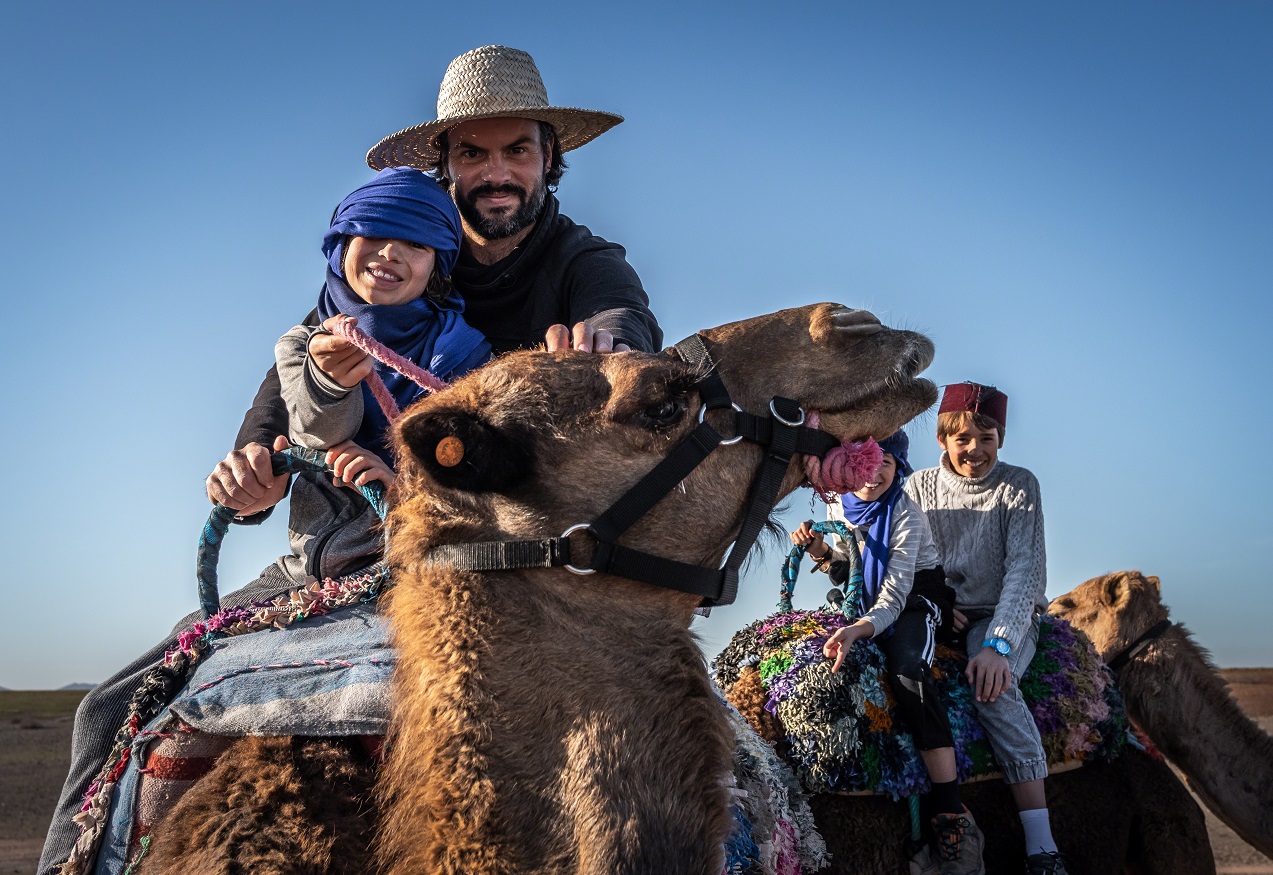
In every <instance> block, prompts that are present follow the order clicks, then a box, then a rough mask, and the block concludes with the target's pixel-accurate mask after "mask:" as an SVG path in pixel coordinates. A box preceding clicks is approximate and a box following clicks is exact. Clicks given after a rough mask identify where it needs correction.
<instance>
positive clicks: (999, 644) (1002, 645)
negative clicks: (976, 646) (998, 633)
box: [981, 638, 1012, 656]
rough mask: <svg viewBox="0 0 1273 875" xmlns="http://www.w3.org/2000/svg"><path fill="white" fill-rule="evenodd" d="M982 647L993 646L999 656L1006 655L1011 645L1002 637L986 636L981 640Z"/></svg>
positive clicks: (1010, 649) (1010, 650)
mask: <svg viewBox="0 0 1273 875" xmlns="http://www.w3.org/2000/svg"><path fill="white" fill-rule="evenodd" d="M981 646H982V647H993V648H994V651H995V653H997V654H999V655H1000V656H1007V655H1008V654H1009V653H1011V652H1012V645H1011V644H1009V643H1008V642H1007V641H1005V640H1003V639H1002V638H987V639H986V640H985V641H982V642H981Z"/></svg>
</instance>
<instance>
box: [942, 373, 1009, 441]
mask: <svg viewBox="0 0 1273 875" xmlns="http://www.w3.org/2000/svg"><path fill="white" fill-rule="evenodd" d="M964 410H967V411H969V412H971V413H980V414H981V415H982V416H989V417H990V418H991V419H993V420H994V421H995V422H997V423H999V430H1000V432H1001V433H1002V432H1003V430H1004V429H1005V428H1006V427H1007V425H1008V396H1007V395H1005V394H1003V393H1002V392H1000V391H999V390H998V389H996V388H995V387H994V386H982V385H981V384H980V383H951V384H950V385H949V386H947V387H946V391H945V392H943V393H942V396H941V407H940V408H938V410H937V412H938V413H958V412H961V411H964ZM1001 436H1002V435H1001Z"/></svg>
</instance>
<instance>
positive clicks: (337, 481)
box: [327, 441, 396, 486]
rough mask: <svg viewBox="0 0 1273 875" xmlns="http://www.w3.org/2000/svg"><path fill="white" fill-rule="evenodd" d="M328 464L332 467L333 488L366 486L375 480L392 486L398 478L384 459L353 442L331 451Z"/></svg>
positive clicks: (346, 442) (338, 445) (333, 448)
mask: <svg viewBox="0 0 1273 875" xmlns="http://www.w3.org/2000/svg"><path fill="white" fill-rule="evenodd" d="M327 464H328V465H331V467H332V485H333V486H366V485H367V484H368V483H370V482H371V481H373V480H379V481H380V482H381V483H383V484H384V485H385V486H392V485H393V481H394V478H395V476H396V475H395V474H394V473H393V469H392V468H390V467H389V466H388V465H386V464H385V461H384V459H382V458H380V457H379V456H377V455H376V454H375V453H373V452H371V451H370V450H364V449H363V448H362V447H360V446H358V444H356V443H354V442H353V441H344V442H343V443H339V444H336V446H334V447H332V448H331V449H329V450H328V451H327Z"/></svg>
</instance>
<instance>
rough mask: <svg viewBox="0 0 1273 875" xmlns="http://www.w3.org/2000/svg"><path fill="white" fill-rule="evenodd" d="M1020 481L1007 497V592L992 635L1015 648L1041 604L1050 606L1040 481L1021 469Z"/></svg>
mask: <svg viewBox="0 0 1273 875" xmlns="http://www.w3.org/2000/svg"><path fill="white" fill-rule="evenodd" d="M1021 475H1022V476H1021V478H1020V480H1019V481H1018V482H1017V483H1015V484H1013V485H1012V490H1011V493H1010V494H1008V495H1005V496H1003V499H1004V511H1003V512H1004V513H1005V514H1006V516H1007V520H1006V522H1007V525H1006V527H1005V537H1004V561H1003V591H1002V594H1001V595H1000V597H999V603H998V605H996V607H995V613H994V619H993V620H991V623H990V631H989V632H988V635H989V636H990V637H991V638H1003V639H1004V640H1006V641H1007V642H1008V643H1009V644H1010V645H1011V646H1012V648H1013V649H1014V650H1015V649H1016V648H1017V647H1018V646H1019V645H1020V643H1021V641H1022V640H1024V638H1025V635H1026V631H1027V630H1028V629H1029V627H1030V623H1031V622H1033V619H1034V613H1035V611H1036V610H1038V609H1039V607H1040V605H1041V604H1042V605H1043V606H1046V604H1047V600H1046V598H1045V596H1044V592H1045V591H1046V589H1047V553H1046V548H1045V544H1044V537H1043V505H1042V501H1041V496H1040V493H1039V481H1038V480H1037V479H1036V478H1035V476H1034V475H1033V474H1031V473H1030V472H1029V471H1026V470H1025V469H1021Z"/></svg>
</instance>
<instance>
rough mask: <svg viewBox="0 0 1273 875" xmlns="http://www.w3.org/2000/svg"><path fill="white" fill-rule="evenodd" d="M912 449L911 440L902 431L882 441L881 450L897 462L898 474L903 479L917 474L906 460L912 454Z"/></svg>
mask: <svg viewBox="0 0 1273 875" xmlns="http://www.w3.org/2000/svg"><path fill="white" fill-rule="evenodd" d="M910 448H911V439H910V438H908V437H907V436H906V432H904V431H902V430H901V429H898V430H897V431H895V432H893V433H892V434H891V435H889V436H888V437H886V438H884V440H882V441H880V449H881V450H883V451H884V452H886V453H888V454H889V455H890V456H892V457H893V458H894V459H896V460H897V473H898V474H899V475H901V476H902V477H909V476H911V475H912V474H914V473H915V469H914V468H912V467H911V463H910V462H909V461H907V459H906V454H907V453H908V452H910Z"/></svg>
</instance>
